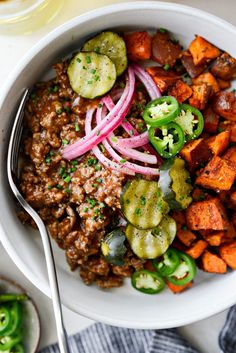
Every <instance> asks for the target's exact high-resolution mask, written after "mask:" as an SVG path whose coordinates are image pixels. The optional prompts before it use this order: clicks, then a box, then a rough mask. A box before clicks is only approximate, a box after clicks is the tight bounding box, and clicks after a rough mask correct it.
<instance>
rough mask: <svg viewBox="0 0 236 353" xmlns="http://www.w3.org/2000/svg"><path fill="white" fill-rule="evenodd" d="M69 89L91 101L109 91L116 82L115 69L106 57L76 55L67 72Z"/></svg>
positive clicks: (94, 54) (89, 53) (87, 54)
mask: <svg viewBox="0 0 236 353" xmlns="http://www.w3.org/2000/svg"><path fill="white" fill-rule="evenodd" d="M67 73H68V76H69V80H70V84H71V87H72V88H73V90H74V91H75V92H76V93H78V94H79V95H80V96H82V97H84V98H88V99H93V98H96V97H99V96H102V95H103V94H105V93H107V92H108V91H110V89H111V88H112V87H113V85H114V83H115V81H116V67H115V64H114V63H113V62H112V61H111V59H109V57H108V56H107V55H102V54H97V53H94V52H87V53H82V52H80V53H78V54H77V55H75V56H74V58H73V59H72V60H71V62H70V64H69V67H68V70H67Z"/></svg>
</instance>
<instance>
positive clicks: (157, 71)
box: [146, 66, 181, 93]
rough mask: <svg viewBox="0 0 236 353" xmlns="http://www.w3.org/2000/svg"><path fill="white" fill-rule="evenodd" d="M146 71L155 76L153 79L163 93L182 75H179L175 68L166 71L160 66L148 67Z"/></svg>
mask: <svg viewBox="0 0 236 353" xmlns="http://www.w3.org/2000/svg"><path fill="white" fill-rule="evenodd" d="M146 71H147V72H148V73H149V75H150V76H151V77H152V78H153V81H154V82H155V83H156V85H157V87H158V88H159V90H160V91H161V93H163V92H165V91H166V90H167V89H168V88H169V87H170V86H172V85H173V84H175V82H176V81H177V80H179V78H180V77H181V76H180V75H177V74H176V73H175V72H174V71H173V70H168V71H166V70H164V69H163V68H162V67H160V66H151V67H147V68H146Z"/></svg>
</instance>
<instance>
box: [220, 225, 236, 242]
mask: <svg viewBox="0 0 236 353" xmlns="http://www.w3.org/2000/svg"><path fill="white" fill-rule="evenodd" d="M235 237H236V230H235V227H234V225H233V223H232V222H228V223H227V226H226V230H225V235H224V238H223V239H222V242H226V243H227V242H229V241H231V240H232V239H234V238H235Z"/></svg>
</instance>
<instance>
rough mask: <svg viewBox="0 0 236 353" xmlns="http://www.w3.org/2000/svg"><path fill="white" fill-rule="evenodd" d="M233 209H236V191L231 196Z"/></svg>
mask: <svg viewBox="0 0 236 353" xmlns="http://www.w3.org/2000/svg"><path fill="white" fill-rule="evenodd" d="M230 203H231V207H236V191H233V192H232V193H231V195H230Z"/></svg>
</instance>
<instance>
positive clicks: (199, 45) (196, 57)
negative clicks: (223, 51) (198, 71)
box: [189, 36, 220, 65]
mask: <svg viewBox="0 0 236 353" xmlns="http://www.w3.org/2000/svg"><path fill="white" fill-rule="evenodd" d="M189 51H190V53H191V54H192V56H193V62H194V64H195V65H199V64H204V63H206V62H208V61H210V60H213V59H215V58H217V57H218V56H219V55H220V50H219V49H218V48H216V47H215V46H214V45H213V44H211V43H209V42H208V41H207V40H206V39H204V38H202V37H200V36H196V38H195V39H194V40H193V41H192V42H191V43H190V46H189Z"/></svg>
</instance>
